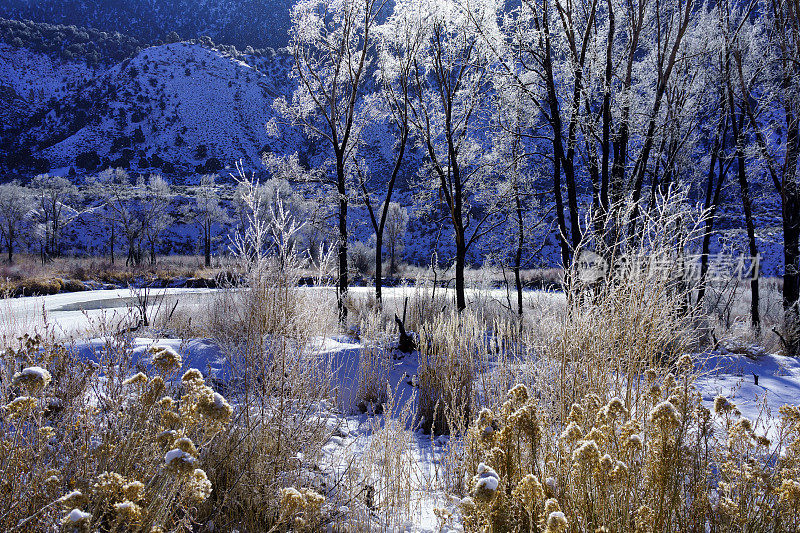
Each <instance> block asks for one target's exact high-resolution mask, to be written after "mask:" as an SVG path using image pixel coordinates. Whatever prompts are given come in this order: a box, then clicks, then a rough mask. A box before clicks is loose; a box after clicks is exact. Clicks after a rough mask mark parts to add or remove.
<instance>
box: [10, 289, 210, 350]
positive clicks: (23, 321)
mask: <svg viewBox="0 0 800 533" xmlns="http://www.w3.org/2000/svg"><path fill="white" fill-rule="evenodd" d="M210 292H211V289H151V290H150V295H149V297H150V302H151V303H150V305H149V306H148V309H149V310H151V311H152V310H154V309H155V308H156V307H158V306H162V307H164V308H166V307H167V306H169V308H170V309H171V308H172V305H173V304H174V301H176V300H177V301H178V302H179V307H180V308H181V309H191V308H192V307H198V306H199V305H200V304H201V303H202V301H203V299H202V296H203V295H207V294H209V293H210ZM135 305H136V292H135V290H133V289H111V290H96V291H84V292H70V293H63V294H54V295H50V296H33V297H27V298H6V299H2V300H0V326H2V329H1V330H0V334H2V335H3V336H5V337H6V338H14V337H17V336H19V335H21V334H23V333H31V332H33V331H34V330H37V329H38V330H39V331H41V330H42V328H43V327H44V325H45V323H46V324H48V325H50V326H52V327H53V329H54V332H55V334H56V335H58V336H63V337H72V336H76V337H80V336H81V335H83V334H84V333H85V332H86V331H87V330H89V329H92V328H93V327H94V326H96V324H97V322H98V321H99V320H101V319H102V320H106V321H107V323H109V324H119V325H121V326H123V327H130V326H133V325H134V324H135V323H136V318H134V314H133V313H132V311H131V308H132V307H133V306H135Z"/></svg>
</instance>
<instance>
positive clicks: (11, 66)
mask: <svg viewBox="0 0 800 533" xmlns="http://www.w3.org/2000/svg"><path fill="white" fill-rule="evenodd" d="M97 74H98V69H97V68H93V67H90V66H89V65H87V64H86V62H84V61H79V60H78V61H63V60H59V59H53V58H51V57H48V56H47V55H44V54H37V53H34V52H32V51H31V50H29V49H27V48H16V47H13V46H10V45H8V44H4V43H0V124H2V126H0V131H2V130H5V129H8V128H12V127H15V126H17V125H19V123H20V121H22V120H23V119H24V118H25V117H26V116H30V115H31V114H34V113H36V112H37V111H39V110H41V109H42V108H43V107H45V106H46V105H47V104H48V102H49V101H50V100H51V99H53V98H55V99H57V100H58V99H61V98H64V97H66V96H67V95H69V94H72V93H74V92H75V91H76V90H77V89H78V87H80V86H82V85H83V84H85V83H86V82H87V81H89V80H91V79H92V78H94V77H95V76H96V75H97Z"/></svg>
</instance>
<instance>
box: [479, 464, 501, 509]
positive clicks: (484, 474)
mask: <svg viewBox="0 0 800 533" xmlns="http://www.w3.org/2000/svg"><path fill="white" fill-rule="evenodd" d="M473 485H474V488H473V489H472V496H473V497H474V498H475V500H477V501H479V502H483V503H487V502H490V501H491V500H492V499H494V497H495V495H496V494H497V489H498V487H499V486H500V476H498V475H497V472H495V471H494V469H493V468H491V467H489V466H486V465H485V464H484V463H481V464H479V465H478V470H477V473H476V474H475V477H474V478H473Z"/></svg>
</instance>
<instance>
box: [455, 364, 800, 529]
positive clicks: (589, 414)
mask: <svg viewBox="0 0 800 533" xmlns="http://www.w3.org/2000/svg"><path fill="white" fill-rule="evenodd" d="M692 368H693V367H692V366H691V365H685V364H684V365H681V364H676V365H675V366H673V367H672V369H671V370H673V371H674V372H675V373H674V374H673V373H671V372H667V373H664V372H663V371H662V370H661V369H657V370H656V369H652V370H650V371H648V372H646V375H643V376H641V378H640V379H641V383H640V387H641V388H642V390H643V394H642V395H641V396H640V397H638V398H637V399H635V401H634V402H633V403H627V404H626V403H625V402H624V401H623V400H622V399H620V398H617V397H613V396H611V395H610V393H609V391H602V390H597V391H592V392H588V393H587V394H585V395H584V396H583V397H582V398H580V399H579V400H578V401H576V402H575V403H574V404H573V405H572V406H571V408H570V410H569V415H568V416H567V418H566V419H564V420H559V419H558V413H557V411H551V410H548V409H543V407H544V405H542V403H541V402H542V400H541V399H537V398H536V397H534V396H533V395H531V393H530V391H529V390H528V389H527V388H526V387H524V386H523V385H517V386H515V387H514V388H512V389H511V391H510V392H509V393H508V399H507V400H506V401H505V402H504V403H503V404H502V405H501V406H499V407H498V408H497V409H484V410H482V411H481V413H480V414H479V416H478V417H477V418H476V419H475V420H474V421H472V423H471V424H470V428H469V430H468V432H467V436H466V454H465V460H464V466H465V473H464V477H465V479H466V480H467V487H466V488H467V493H468V494H467V496H466V497H465V498H463V499H462V504H461V509H462V512H463V515H464V525H465V529H466V530H467V531H540V532H541V531H552V532H555V531H567V530H570V531H637V532H656V531H676V532H677V531H686V530H690V529H692V528H693V527H697V526H702V527H703V528H704V529H710V530H719V531H733V530H736V531H738V530H742V529H747V530H749V531H794V530H796V529H797V528H798V527H799V526H800V513H798V512H797V509H798V507H797V502H798V501H800V491H798V490H797V489H798V487H800V484H798V474H800V469H798V465H800V453H799V452H800V447H798V446H799V443H800V411H799V410H798V408H797V407H793V406H784V407H783V408H782V409H781V422H780V425H781V428H782V429H781V430H780V433H779V434H780V439H779V440H778V441H776V442H772V441H770V440H769V439H768V438H767V437H766V436H764V435H762V434H761V431H763V429H761V428H757V424H755V423H754V422H752V421H750V420H748V419H746V418H743V417H742V416H741V414H739V411H738V410H737V409H736V407H735V405H733V404H732V403H731V402H730V401H729V400H727V399H724V398H722V397H720V398H718V399H717V400H716V402H715V405H716V407H717V408H716V409H715V410H714V412H711V411H709V410H708V409H706V408H705V407H704V406H703V402H702V397H701V395H700V394H699V393H698V392H697V391H696V390H695V388H694V379H695V378H694V375H693V370H692ZM545 405H546V404H545Z"/></svg>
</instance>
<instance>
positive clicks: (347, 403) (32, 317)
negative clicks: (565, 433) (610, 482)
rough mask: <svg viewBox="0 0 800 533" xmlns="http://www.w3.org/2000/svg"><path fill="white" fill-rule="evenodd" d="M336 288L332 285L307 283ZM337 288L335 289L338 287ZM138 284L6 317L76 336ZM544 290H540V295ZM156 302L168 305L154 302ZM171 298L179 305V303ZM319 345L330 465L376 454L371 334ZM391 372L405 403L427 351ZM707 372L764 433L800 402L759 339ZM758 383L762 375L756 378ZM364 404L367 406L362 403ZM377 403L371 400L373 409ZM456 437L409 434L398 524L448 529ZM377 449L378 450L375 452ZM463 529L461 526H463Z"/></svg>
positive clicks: (83, 346) (795, 370)
mask: <svg viewBox="0 0 800 533" xmlns="http://www.w3.org/2000/svg"><path fill="white" fill-rule="evenodd" d="M298 290H328V289H319V288H317V289H314V288H309V289H298ZM330 290H332V289H330ZM414 290H415V289H414V288H388V289H386V296H387V299H394V300H395V301H396V302H400V301H402V299H403V298H404V297H405V296H410V295H411V294H412V293H413V291H414ZM370 291H371V289H369V288H354V289H353V292H354V293H355V294H356V295H357V296H364V297H366V296H367V295H368V294H369V293H370ZM212 293H213V291H211V290H203V289H158V290H153V291H152V292H151V298H155V299H156V300H158V299H159V298H164V299H165V301H174V300H175V299H177V301H178V302H179V305H180V306H181V307H182V308H184V309H190V310H191V308H192V307H195V308H198V309H199V306H201V305H203V302H204V301H207V300H205V299H207V298H208V296H209V295H210V294H212ZM134 296H135V295H134V293H132V292H131V291H129V290H124V289H123V290H102V291H91V292H82V293H71V294H61V295H54V296H46V297H42V298H18V299H8V300H3V301H1V302H0V324H3V325H4V329H3V331H4V333H5V334H8V332H10V331H12V330H13V331H19V332H21V331H30V326H31V325H42V324H43V323H44V319H43V318H42V311H44V312H45V313H46V314H47V321H48V322H49V323H50V324H53V325H55V327H56V329H57V330H58V331H60V332H61V333H63V334H70V335H74V336H76V337H80V335H81V334H82V333H83V332H85V331H87V328H90V327H91V326H92V324H93V322H94V321H96V320H98V319H100V318H101V317H104V318H105V319H106V320H108V319H109V318H113V319H115V320H128V319H130V317H129V316H128V313H129V311H128V307H127V306H128V305H129V304H130V303H131V300H132V298H134ZM505 297H506V294H505V291H502V290H498V291H485V293H479V292H477V291H476V292H473V293H471V298H494V299H497V300H504V299H505ZM559 297H560V296H559V295H556V294H552V293H533V292H531V293H526V298H528V299H529V300H530V303H531V304H533V305H546V304H552V303H553V302H554V301H558V298H559ZM537 299H539V300H538V301H537ZM153 305H158V303H154V304H153ZM170 305H171V304H170ZM103 342H104V341H103V339H97V338H95V339H90V340H86V339H85V338H84V339H83V340H77V339H76V348H77V349H78V350H79V352H80V354H81V356H82V357H84V358H86V359H91V360H97V357H98V353H99V350H100V349H101V348H102V346H103ZM154 344H159V345H168V346H171V347H172V348H174V349H176V350H178V351H179V352H181V353H182V355H183V360H184V370H186V369H188V368H197V369H199V370H201V371H202V372H203V373H204V374H205V375H206V376H214V377H216V378H222V379H224V375H226V373H227V371H228V369H227V367H226V365H227V362H226V360H225V357H224V354H223V352H222V350H221V349H220V347H219V346H217V345H216V344H214V342H213V341H211V340H208V339H189V340H181V339H175V338H172V339H152V338H146V337H141V338H136V339H134V340H133V352H134V356H135V357H137V358H143V360H142V361H141V362H143V363H145V364H146V363H147V360H146V358H147V348H148V347H150V346H153V345H154ZM316 348H317V349H318V350H319V352H320V353H321V354H322V355H324V356H325V357H326V358H328V360H329V361H331V363H332V366H333V368H334V369H335V371H336V373H335V377H334V381H335V386H336V389H337V390H336V391H335V392H336V400H337V405H335V406H333V408H332V409H327V410H326V412H325V414H324V416H327V417H329V418H330V420H331V424H333V425H335V426H336V427H337V428H338V429H337V431H335V432H334V435H333V436H332V437H331V439H330V441H329V442H328V443H327V444H326V446H325V459H324V464H322V465H320V466H321V468H322V470H323V471H325V470H326V469H327V471H329V472H334V473H335V471H336V469H338V468H341V467H342V465H344V464H346V463H347V462H348V461H352V457H353V456H359V455H363V454H368V453H370V439H372V438H373V437H372V435H373V434H374V432H375V430H376V428H379V427H381V425H382V424H383V423H384V420H385V419H384V417H382V416H374V415H370V414H369V412H367V413H366V414H365V413H363V412H360V411H363V407H364V406H363V405H362V406H359V405H358V404H357V401H358V394H357V393H358V389H359V382H358V381H359V373H358V360H359V357H360V355H361V353H362V350H363V349H364V345H363V344H362V342H361V341H359V340H357V339H355V338H352V337H349V336H346V335H339V336H332V337H327V338H320V339H318V340H317V344H316ZM390 361H391V362H390V366H391V367H390V369H389V372H388V376H389V381H390V385H391V386H392V389H393V390H394V391H395V392H396V395H395V396H396V398H395V404H396V405H400V406H402V405H403V404H405V402H406V401H408V400H409V399H410V398H411V397H412V396H413V392H414V387H413V386H412V383H413V376H414V375H415V374H416V372H417V354H416V353H412V354H400V353H395V354H394V355H393V356H392V357H391V358H390ZM697 361H698V368H699V370H700V371H701V376H700V378H699V379H698V381H697V382H696V386H697V388H698V390H699V391H700V393H701V394H702V397H703V400H704V402H705V403H706V404H707V405H708V406H709V407H711V405H712V404H713V401H714V398H715V396H717V395H720V394H721V395H724V396H726V397H728V398H730V399H731V400H732V401H733V402H734V403H735V404H736V405H737V407H738V408H739V409H740V411H741V412H742V414H743V416H746V417H747V418H749V419H751V420H752V421H754V422H755V425H756V428H757V429H760V431H759V432H766V433H767V434H768V436H770V437H771V438H774V437H776V436H777V416H778V409H779V408H780V406H782V405H784V404H797V403H800V360H798V359H794V358H790V357H784V356H780V355H776V354H768V353H764V352H763V350H761V349H759V348H757V347H756V348H754V347H735V346H728V347H727V349H726V348H721V349H720V350H719V351H718V352H715V353H711V354H705V355H703V356H698V357H697ZM756 376H757V377H758V383H757V384H756V383H755V381H756V378H755V377H756ZM359 407H361V409H359ZM367 410H368V411H369V409H367ZM446 443H447V441H446V439H444V438H439V439H431V437H430V436H429V435H423V434H421V433H418V432H412V433H409V437H408V442H407V447H406V450H405V452H404V453H406V454H407V458H408V461H407V462H408V469H409V476H408V479H409V482H410V485H409V487H408V489H409V490H410V491H411V492H412V493H413V495H414V501H415V502H416V503H415V504H414V505H412V509H411V516H410V517H409V518H408V520H406V521H405V523H403V524H400V525H399V526H398V527H397V528H395V529H398V530H405V531H438V530H439V529H438V526H437V519H436V516H435V515H434V513H433V509H434V508H435V507H441V508H446V509H450V510H451V511H454V510H455V507H454V504H453V503H452V502H451V501H449V500H448V498H447V497H446V496H445V495H444V493H443V492H442V491H441V489H440V487H441V486H442V485H441V481H442V480H441V479H440V477H441V469H442V467H441V464H440V461H439V459H440V457H441V455H442V453H443V451H444V446H446ZM367 457H369V456H367ZM454 528H455V529H456V530H457V529H458V526H457V525H454Z"/></svg>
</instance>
